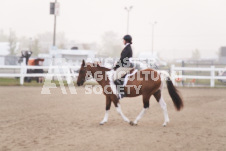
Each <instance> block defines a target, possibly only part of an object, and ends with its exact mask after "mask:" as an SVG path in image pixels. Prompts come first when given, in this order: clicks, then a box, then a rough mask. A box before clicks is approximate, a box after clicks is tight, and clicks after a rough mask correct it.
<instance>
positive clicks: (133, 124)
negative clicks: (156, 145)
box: [129, 121, 137, 126]
mask: <svg viewBox="0 0 226 151" xmlns="http://www.w3.org/2000/svg"><path fill="white" fill-rule="evenodd" d="M129 124H130V125H131V126H136V125H137V124H136V123H134V122H133V121H130V122H129Z"/></svg>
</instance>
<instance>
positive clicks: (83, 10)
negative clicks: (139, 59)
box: [0, 0, 226, 59]
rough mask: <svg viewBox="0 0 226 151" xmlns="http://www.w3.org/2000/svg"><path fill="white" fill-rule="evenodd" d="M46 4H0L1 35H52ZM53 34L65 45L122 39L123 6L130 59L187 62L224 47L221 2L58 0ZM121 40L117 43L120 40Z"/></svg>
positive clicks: (11, 0)
mask: <svg viewBox="0 0 226 151" xmlns="http://www.w3.org/2000/svg"><path fill="white" fill-rule="evenodd" d="M50 2H51V1H50V0H1V1H0V29H3V30H5V31H9V29H10V28H11V29H13V30H15V31H16V33H17V35H18V36H23V35H24V36H29V37H33V36H35V35H36V34H37V33H42V32H46V31H52V30H53V16H52V15H49V3H50ZM58 2H60V16H59V17H58V20H57V31H60V32H64V33H65V35H66V37H67V38H68V39H70V40H75V41H78V42H85V43H86V42H96V43H100V42H101V40H100V39H101V36H102V35H103V34H104V33H105V32H107V31H114V32H116V33H117V34H118V35H119V36H120V38H121V37H123V36H124V34H126V22H127V20H126V19H127V13H126V11H125V9H124V7H125V6H130V5H133V9H132V11H131V13H130V28H129V33H130V34H131V35H132V37H133V43H134V44H133V49H134V51H135V53H138V52H141V51H151V45H152V39H151V33H152V30H151V29H152V27H151V23H152V22H154V21H157V25H156V26H155V38H154V50H155V51H157V52H158V53H159V54H160V56H161V57H162V58H165V59H169V58H179V57H182V58H187V57H190V56H191V54H192V51H193V50H195V49H198V50H200V52H201V55H202V57H205V58H206V57H213V56H216V53H217V51H218V50H219V48H220V47H221V46H226V0H58ZM119 40H121V39H119Z"/></svg>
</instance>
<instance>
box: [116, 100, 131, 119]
mask: <svg viewBox="0 0 226 151" xmlns="http://www.w3.org/2000/svg"><path fill="white" fill-rule="evenodd" d="M116 110H117V112H118V113H119V114H120V115H121V116H122V118H123V120H124V121H126V122H128V123H129V122H130V121H129V119H128V118H127V117H126V116H125V115H124V114H123V113H122V110H121V106H120V104H119V103H118V107H116Z"/></svg>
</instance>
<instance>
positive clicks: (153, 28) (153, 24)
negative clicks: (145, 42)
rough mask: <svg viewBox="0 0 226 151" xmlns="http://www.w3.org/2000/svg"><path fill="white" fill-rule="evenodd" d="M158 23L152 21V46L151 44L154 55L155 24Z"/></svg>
mask: <svg viewBox="0 0 226 151" xmlns="http://www.w3.org/2000/svg"><path fill="white" fill-rule="evenodd" d="M156 24H157V22H156V21H155V22H154V23H151V25H152V35H151V37H152V46H151V52H152V56H153V55H154V30H155V25H156Z"/></svg>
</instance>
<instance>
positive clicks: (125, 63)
mask: <svg viewBox="0 0 226 151" xmlns="http://www.w3.org/2000/svg"><path fill="white" fill-rule="evenodd" d="M132 56H133V51H132V48H131V46H130V44H128V45H127V46H126V47H125V48H124V49H123V50H122V52H121V56H120V60H119V61H118V62H117V64H116V66H115V67H114V70H116V69H117V68H119V67H130V62H129V58H131V57H132Z"/></svg>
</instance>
